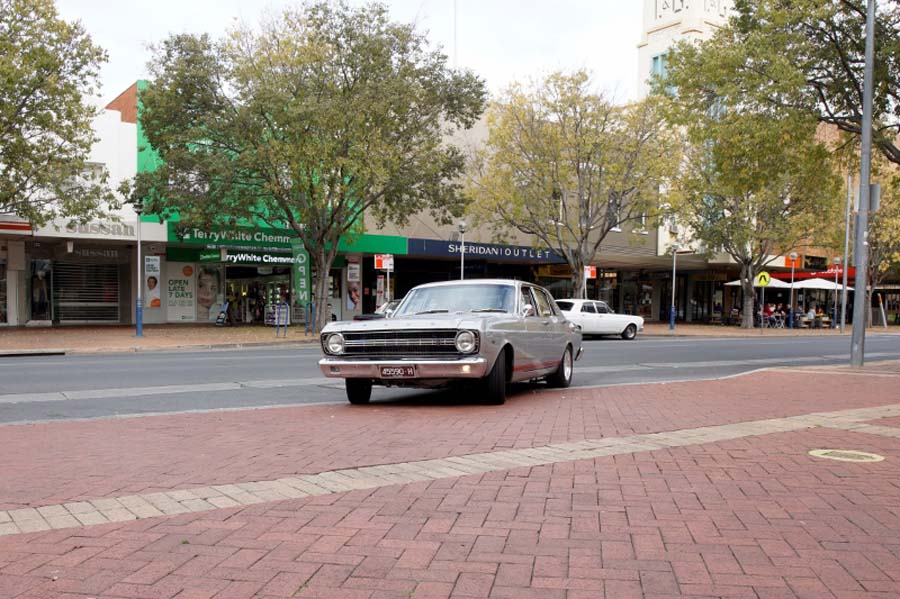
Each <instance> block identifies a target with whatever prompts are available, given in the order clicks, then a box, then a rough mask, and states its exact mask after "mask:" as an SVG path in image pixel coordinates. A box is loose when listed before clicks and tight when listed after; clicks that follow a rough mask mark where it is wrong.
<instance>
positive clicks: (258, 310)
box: [225, 266, 291, 324]
mask: <svg viewBox="0 0 900 599" xmlns="http://www.w3.org/2000/svg"><path fill="white" fill-rule="evenodd" d="M225 279H226V297H227V299H228V317H229V319H230V320H231V322H233V323H244V324H264V323H265V322H266V313H267V312H272V311H274V309H275V304H276V303H277V302H278V300H279V299H284V300H285V301H288V302H289V301H290V293H291V269H290V267H281V266H273V267H255V266H229V267H228V268H227V269H226V272H225Z"/></svg>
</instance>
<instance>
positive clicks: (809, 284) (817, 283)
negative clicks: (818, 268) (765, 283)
mask: <svg viewBox="0 0 900 599" xmlns="http://www.w3.org/2000/svg"><path fill="white" fill-rule="evenodd" d="M772 282H773V283H774V280H773V281H772ZM729 284H730V283H729ZM788 287H790V285H788ZM794 289H823V290H825V291H842V290H843V289H844V286H843V285H841V284H840V283H835V282H834V281H829V280H828V279H804V280H803V281H797V282H796V283H794ZM847 291H853V287H850V286H849V285H848V286H847Z"/></svg>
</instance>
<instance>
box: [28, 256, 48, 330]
mask: <svg viewBox="0 0 900 599" xmlns="http://www.w3.org/2000/svg"><path fill="white" fill-rule="evenodd" d="M28 297H29V299H30V301H29V302H28V303H29V320H53V305H52V303H51V298H52V297H53V263H52V262H51V261H50V260H32V261H31V270H30V272H29V278H28Z"/></svg>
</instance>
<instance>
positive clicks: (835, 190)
mask: <svg viewBox="0 0 900 599" xmlns="http://www.w3.org/2000/svg"><path fill="white" fill-rule="evenodd" d="M670 81H674V82H680V78H679V77H678V74H677V73H676V74H675V76H673V77H672V78H671V79H670ZM678 89H679V94H678V96H677V97H674V96H673V97H671V99H670V107H669V114H670V115H671V117H672V120H673V122H674V123H675V124H676V125H677V126H681V127H684V128H685V130H686V132H687V135H688V138H689V140H690V144H689V149H688V150H687V155H686V159H685V161H684V164H683V167H682V171H681V173H680V175H679V177H678V178H677V180H676V183H675V185H674V187H673V190H672V193H671V194H670V197H669V199H670V202H671V205H672V210H673V212H674V213H675V214H677V215H678V217H679V218H680V219H681V220H682V222H683V223H684V224H685V225H687V227H688V229H689V230H690V233H691V235H692V236H693V238H694V239H695V240H697V241H699V242H701V244H702V246H703V248H704V250H705V251H706V252H707V253H718V252H724V253H726V254H727V255H729V256H730V257H731V258H732V259H733V260H734V261H735V262H736V263H737V264H738V265H740V268H741V275H740V277H741V288H742V290H743V292H744V306H743V322H742V326H744V327H745V328H752V327H753V313H754V288H753V282H754V278H755V277H756V274H757V273H758V272H759V271H760V270H761V269H762V268H763V267H764V266H765V265H766V264H767V263H768V262H769V261H770V260H771V259H772V257H773V255H777V254H784V253H787V252H790V251H791V250H793V249H796V248H797V247H799V246H801V245H803V244H806V243H808V242H809V241H810V240H811V239H814V238H815V236H816V234H817V233H818V232H819V231H821V230H822V229H823V228H824V227H826V226H827V225H828V223H829V221H830V216H831V215H833V214H835V213H836V209H835V208H836V205H837V204H836V203H837V200H838V198H839V197H840V195H841V194H840V179H839V178H838V177H837V176H836V175H835V173H834V170H833V168H832V165H831V155H830V153H829V150H828V148H826V147H825V146H824V145H823V144H822V143H820V142H818V141H817V139H816V123H815V120H814V119H810V118H806V119H805V120H804V119H803V118H802V116H801V115H798V114H791V115H787V116H785V117H783V118H781V119H774V118H772V117H771V116H770V115H767V114H755V113H752V112H743V111H742V110H741V108H740V107H737V106H732V107H728V108H725V107H724V106H722V104H721V103H720V102H719V101H718V99H715V98H713V99H710V100H709V101H708V102H707V103H706V104H705V105H704V104H699V105H697V104H693V101H694V100H695V99H696V98H694V97H693V95H692V94H684V95H682V94H681V93H680V92H682V91H684V90H683V89H682V88H681V87H680V86H679V87H678Z"/></svg>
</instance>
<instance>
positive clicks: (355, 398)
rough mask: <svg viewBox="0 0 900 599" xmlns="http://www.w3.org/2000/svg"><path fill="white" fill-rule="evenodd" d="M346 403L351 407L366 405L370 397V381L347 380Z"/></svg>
mask: <svg viewBox="0 0 900 599" xmlns="http://www.w3.org/2000/svg"><path fill="white" fill-rule="evenodd" d="M346 386H347V401H349V402H350V403H352V404H353V405H359V404H367V403H369V399H370V398H371V397H372V381H370V380H369V379H347V381H346Z"/></svg>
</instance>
